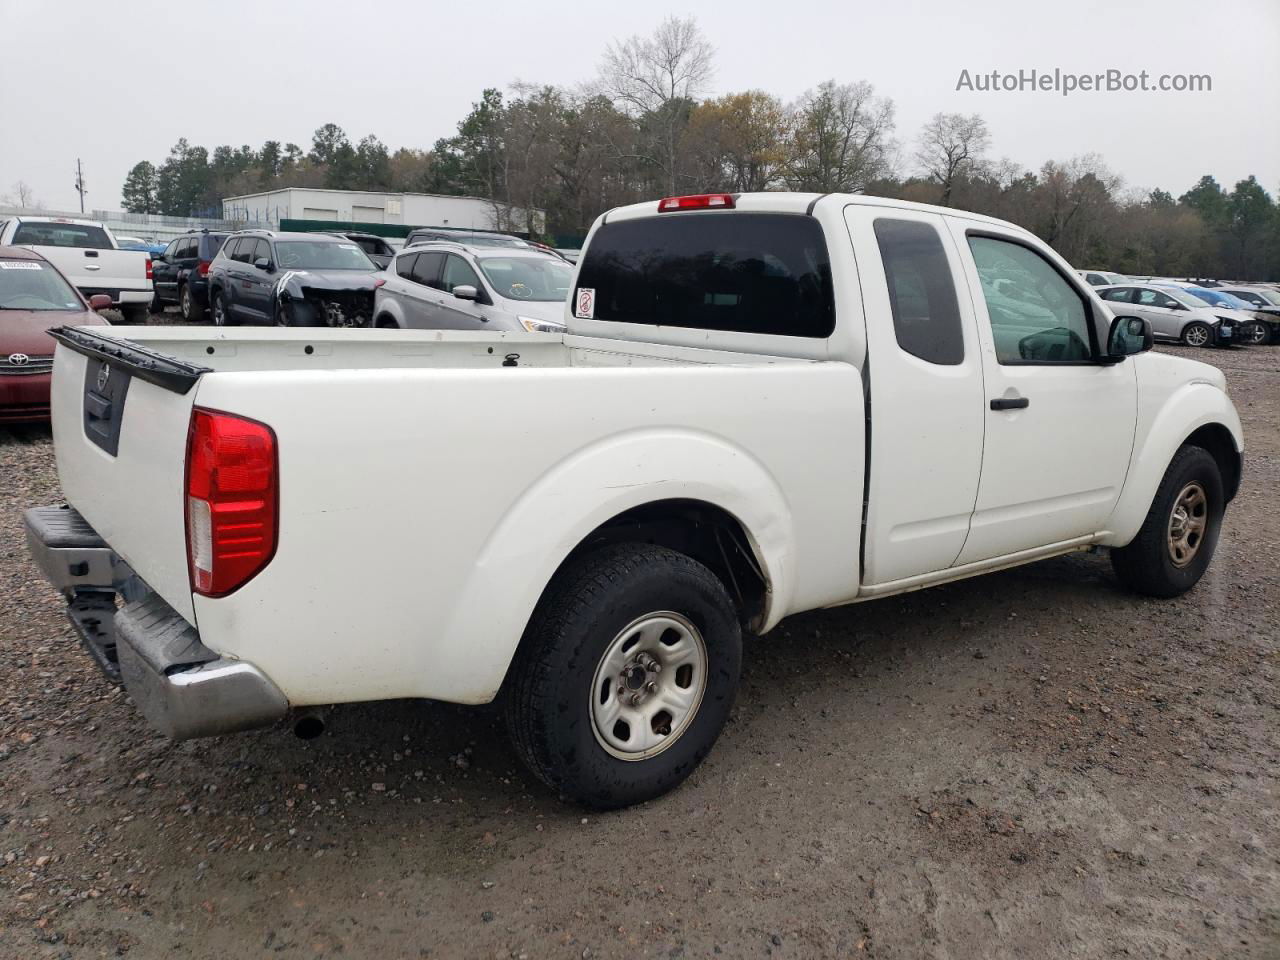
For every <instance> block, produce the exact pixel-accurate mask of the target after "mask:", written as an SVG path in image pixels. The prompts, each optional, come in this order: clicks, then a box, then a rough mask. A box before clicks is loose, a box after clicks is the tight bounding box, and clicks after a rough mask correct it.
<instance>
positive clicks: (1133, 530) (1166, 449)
mask: <svg viewBox="0 0 1280 960" xmlns="http://www.w3.org/2000/svg"><path fill="white" fill-rule="evenodd" d="M1138 433H1139V441H1140V442H1139V443H1137V444H1135V445H1134V450H1133V454H1132V458H1131V460H1130V464H1129V473H1128V476H1126V478H1125V483H1124V489H1123V491H1122V492H1121V494H1120V498H1119V500H1118V501H1117V503H1116V506H1115V509H1114V510H1113V511H1112V513H1111V517H1110V519H1109V520H1108V523H1107V527H1106V533H1105V535H1104V536H1103V537H1101V538H1100V540H1099V543H1100V544H1102V545H1103V546H1109V547H1122V546H1124V545H1125V544H1127V543H1129V542H1130V541H1131V540H1132V539H1133V538H1134V537H1135V536H1137V535H1138V531H1139V530H1140V529H1141V527H1142V523H1143V521H1144V520H1145V519H1146V516H1147V512H1148V511H1149V510H1150V509H1151V503H1152V501H1153V500H1154V499H1155V495H1156V490H1157V489H1158V488H1159V486H1160V481H1161V479H1163V477H1164V474H1165V471H1166V470H1167V469H1168V467H1169V463H1170V462H1171V461H1172V460H1173V456H1174V454H1175V453H1177V451H1178V450H1179V449H1180V448H1181V447H1183V446H1186V445H1190V446H1196V447H1201V448H1203V449H1204V450H1206V451H1207V452H1208V453H1209V454H1210V455H1211V456H1212V457H1213V458H1214V460H1215V461H1217V462H1218V467H1219V469H1220V470H1222V481H1223V492H1224V493H1225V495H1226V498H1227V500H1228V501H1229V500H1230V499H1231V498H1232V497H1234V496H1235V494H1236V492H1237V491H1238V490H1239V487H1240V480H1241V476H1242V473H1243V462H1244V434H1243V432H1242V431H1241V428H1240V416H1239V414H1237V413H1236V410H1235V407H1233V406H1232V405H1231V401H1230V400H1229V399H1228V398H1227V395H1226V394H1225V393H1224V392H1223V391H1222V390H1221V389H1219V388H1218V387H1217V386H1216V385H1213V384H1211V383H1208V382H1192V383H1189V384H1186V385H1185V386H1183V387H1181V388H1179V389H1178V390H1177V391H1176V392H1175V393H1173V394H1172V395H1171V396H1170V397H1169V398H1168V399H1167V400H1166V401H1165V403H1164V404H1163V406H1162V407H1161V409H1160V410H1159V412H1158V413H1157V414H1156V415H1155V416H1154V418H1153V419H1152V421H1151V424H1150V426H1149V427H1147V428H1145V429H1144V428H1143V427H1142V426H1141V425H1140V426H1139V428H1138Z"/></svg>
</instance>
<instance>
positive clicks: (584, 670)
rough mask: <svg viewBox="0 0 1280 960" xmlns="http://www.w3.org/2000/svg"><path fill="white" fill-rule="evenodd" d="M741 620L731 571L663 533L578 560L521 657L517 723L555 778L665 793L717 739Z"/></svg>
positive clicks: (511, 725) (578, 786)
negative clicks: (721, 574) (657, 541)
mask: <svg viewBox="0 0 1280 960" xmlns="http://www.w3.org/2000/svg"><path fill="white" fill-rule="evenodd" d="M741 663H742V632H741V629H740V627H739V626H738V620H737V616H736V612H735V610H734V606H733V602H732V601H731V600H730V598H729V595H728V593H727V592H726V591H725V588H724V585H723V584H722V583H721V582H720V580H719V579H718V578H717V577H716V576H715V574H713V573H712V572H711V571H710V570H708V569H707V568H706V567H704V566H703V565H702V564H700V563H698V562H697V561H696V560H693V559H691V558H690V557H687V556H685V555H684V554H681V553H676V552H675V551H674V550H668V549H666V548H665V547H659V546H654V545H652V544H641V543H627V544H619V545H615V546H610V547H605V548H602V549H600V550H596V551H592V552H591V553H589V554H587V555H585V556H583V557H581V558H579V559H578V560H577V561H576V562H573V563H571V564H570V565H569V566H568V567H566V568H565V569H564V570H563V571H561V573H560V574H558V575H557V577H556V579H555V580H554V581H553V582H552V584H551V586H550V587H549V588H548V589H547V592H546V594H545V595H544V596H543V598H542V600H541V601H540V602H539V604H538V608H537V610H536V611H535V612H534V616H533V618H532V620H531V621H530V623H529V627H528V629H527V630H526V631H525V636H524V638H523V640H522V641H521V645H520V649H519V651H518V652H517V654H516V657H515V659H514V660H513V662H512V664H511V669H510V673H509V675H508V681H507V687H506V690H505V699H506V715H507V727H508V729H509V731H510V733H511V738H512V740H513V742H514V743H515V746H516V750H517V752H518V753H519V754H520V755H521V757H522V759H523V760H524V761H525V763H526V764H528V766H529V768H530V769H531V770H532V771H533V773H534V774H535V775H536V776H537V777H538V778H539V779H540V780H542V781H543V782H544V783H546V784H547V785H548V786H549V787H551V788H552V789H554V790H557V791H559V792H560V793H563V794H564V795H566V796H568V797H569V798H571V799H573V800H576V801H578V802H579V803H583V804H585V805H587V806H591V807H596V808H598V809H611V808H616V807H625V806H628V805H630V804H633V803H640V802H642V801H644V800H649V799H651V798H653V797H657V796H660V795H661V794H663V793H666V792H667V791H668V790H671V789H673V788H674V787H676V786H677V785H678V784H680V782H681V781H683V780H684V779H685V778H686V777H687V776H689V774H690V773H692V772H693V770H694V768H695V767H697V766H698V764H699V763H700V762H701V761H702V759H703V758H704V757H705V756H706V755H707V754H708V753H709V752H710V750H711V747H712V745H713V744H714V743H715V742H716V738H717V737H719V735H720V731H721V729H722V728H723V727H724V724H725V721H726V719H727V718H728V716H729V709H730V707H731V706H732V705H733V696H734V692H735V690H736V688H737V685H738V673H739V670H740V668H741Z"/></svg>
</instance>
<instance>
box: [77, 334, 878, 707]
mask: <svg viewBox="0 0 1280 960" xmlns="http://www.w3.org/2000/svg"><path fill="white" fill-rule="evenodd" d="M73 340H75V341H78V343H77V345H74V346H69V344H70V343H71V342H72V341H73ZM86 344H87V345H86ZM131 355H132V356H131ZM104 365H105V366H113V367H115V368H116V369H115V370H113V371H112V372H111V374H110V376H109V377H108V383H110V382H112V378H116V377H118V376H120V375H121V374H120V372H119V371H120V368H121V367H123V368H125V370H127V371H131V373H132V376H131V379H129V381H128V387H127V395H126V396H122V397H117V398H115V401H118V402H119V403H120V406H119V408H113V409H114V415H115V416H117V417H118V419H119V424H118V436H117V437H116V441H117V449H116V450H115V452H114V453H113V452H110V451H109V450H107V449H105V448H104V447H103V445H102V443H101V442H100V441H101V437H99V438H98V440H97V441H95V440H94V439H92V438H91V437H90V435H89V431H88V430H87V427H88V426H90V421H89V420H88V419H87V418H88V413H87V412H86V402H87V397H88V394H90V393H94V392H96V386H95V384H96V383H97V381H98V378H99V377H100V376H101V373H102V368H103V366H104ZM111 389H112V388H111V387H110V386H108V387H107V391H108V392H109V391H110V390H111ZM115 401H113V402H115ZM94 402H95V403H99V404H100V402H101V401H100V400H98V401H94ZM197 405H198V406H200V407H202V408H206V409H212V410H217V411H224V412H227V413H231V414H235V415H237V416H241V417H246V418H249V419H252V420H256V421H258V422H261V423H263V424H267V425H269V426H270V427H271V429H272V430H273V431H274V433H275V435H276V437H277V449H278V457H279V488H280V494H279V515H278V524H279V531H278V546H277V549H276V553H275V556H274V558H273V559H272V560H271V562H270V563H269V564H268V565H267V567H266V568H265V569H264V570H262V572H261V573H260V574H258V575H257V576H256V577H255V578H254V579H252V580H251V581H249V582H248V583H247V584H245V585H244V586H243V587H241V588H240V589H238V590H237V591H236V592H234V593H233V594H231V595H229V596H225V597H220V598H210V597H206V596H202V595H193V593H192V591H191V588H190V583H189V579H188V573H187V561H186V546H185V519H184V509H185V493H184V461H185V456H186V443H187V427H188V423H189V420H190V417H191V410H192V408H193V407H194V406H197ZM862 410H863V399H862V384H861V379H860V376H859V373H858V371H857V370H856V369H855V368H854V367H852V366H851V365H849V364H845V363H835V362H825V361H808V360H796V359H791V358H780V357H764V356H755V355H748V354H735V353H729V352H725V351H719V350H709V349H700V348H694V347H687V346H679V347H676V346H662V345H655V344H641V343H635V342H622V341H614V340H602V339H599V338H590V337H572V336H571V337H555V336H548V335H543V334H506V333H493V334H478V333H471V332H459V331H404V332H387V331H381V330H379V331H368V330H364V331H361V330H331V329H327V328H326V329H317V330H311V329H275V328H270V329H267V328H259V329H250V328H246V329H231V330H219V329H216V328H174V327H149V328H134V329H130V330H113V331H110V332H109V334H108V335H106V336H101V335H99V336H94V335H93V333H91V332H89V331H86V330H84V329H83V328H82V329H80V330H77V331H74V332H72V333H70V334H65V335H64V339H63V340H62V341H61V342H60V343H59V346H58V351H57V354H56V358H55V365H54V386H53V423H54V440H55V449H56V452H57V459H58V470H59V477H60V479H61V482H62V488H63V491H64V494H65V496H66V497H67V499H68V501H69V502H70V503H71V505H72V506H74V507H75V508H76V509H78V510H79V511H80V513H81V514H82V515H83V516H84V517H85V519H86V520H87V521H88V522H89V523H90V524H91V525H92V526H93V528H94V529H95V530H97V532H98V533H99V534H100V535H101V536H102V538H103V539H104V540H105V541H106V542H107V543H108V544H110V545H111V547H112V548H113V549H114V550H115V551H116V552H117V553H118V554H119V555H120V556H121V557H122V558H123V559H124V560H125V561H126V562H127V563H128V564H129V565H130V566H131V567H132V568H133V569H134V570H135V571H136V572H137V573H138V575H139V576H140V577H141V578H142V580H143V581H145V582H146V584H147V585H148V586H150V587H151V589H153V590H154V591H155V592H156V593H158V594H159V595H160V596H161V597H163V599H164V600H165V601H166V602H167V603H168V604H169V605H170V606H171V607H173V609H174V610H176V611H177V612H178V613H179V614H181V616H182V617H184V618H185V619H186V620H187V621H188V622H189V623H192V624H193V625H195V626H197V627H198V629H199V635H200V639H201V642H202V643H204V644H205V645H207V646H208V647H209V648H210V649H212V650H214V651H215V652H216V653H218V654H219V655H222V656H224V657H231V658H238V659H243V660H247V661H250V662H251V663H254V664H256V665H257V666H258V667H260V668H262V669H263V670H264V671H265V672H266V673H267V675H269V676H279V677H281V678H287V680H284V679H282V684H283V690H284V693H285V695H286V696H287V697H288V699H289V702H290V703H292V704H295V705H297V704H307V703H332V702H337V701H350V700H370V699H382V698H387V697H432V698H439V699H447V700H453V701H458V702H484V701H486V700H489V699H491V698H492V697H493V696H494V695H495V694H496V692H497V688H498V685H499V684H500V683H501V680H502V676H503V673H504V671H505V669H506V664H507V662H508V661H509V659H510V655H511V650H512V643H513V642H514V640H515V639H518V637H519V635H520V634H521V632H522V631H523V629H524V625H525V618H527V616H528V613H529V611H530V610H532V609H533V607H534V606H535V604H536V601H537V598H538V595H539V593H540V592H541V590H542V588H543V586H544V585H545V584H546V583H547V582H549V580H550V579H551V576H552V575H553V573H554V571H555V569H556V568H557V566H558V565H559V564H560V563H561V562H562V561H563V559H564V558H565V557H566V556H567V555H568V553H569V552H570V551H571V550H572V549H573V548H574V547H575V546H576V545H577V544H578V543H580V542H582V540H583V538H585V537H587V536H588V535H589V534H591V532H592V531H593V530H594V529H596V528H597V527H599V526H600V525H601V524H603V523H605V522H607V521H610V520H611V519H612V518H615V517H617V516H619V515H621V514H623V513H625V512H626V511H627V510H630V509H633V508H635V507H637V506H640V505H644V504H649V503H653V502H656V501H665V500H680V501H683V500H693V501H699V502H704V503H710V504H711V505H713V506H715V507H717V508H719V509H722V510H724V511H726V512H728V513H729V514H731V515H733V516H737V517H740V518H742V520H743V522H744V525H746V526H747V527H748V529H751V530H752V531H755V535H756V536H757V537H759V538H761V539H762V540H767V541H768V543H767V546H768V548H769V550H768V552H769V553H770V555H777V556H782V557H783V558H784V559H783V561H782V562H781V563H779V565H778V567H777V569H774V570H770V571H768V578H769V609H768V613H767V620H766V622H765V623H763V624H762V626H765V627H768V626H772V624H773V623H776V622H777V620H778V619H780V618H781V617H782V616H784V615H785V614H786V613H787V612H790V611H791V610H798V609H809V608H813V607H818V606H823V605H826V604H830V603H835V602H840V601H843V600H846V599H848V598H849V597H850V596H852V595H853V594H854V593H855V592H856V590H857V584H858V543H859V527H860V523H861V510H862V484H863V456H862V452H863V449H864V444H863V436H862V433H863V422H864V421H863V413H862ZM95 429H96V428H95ZM833 490H834V491H840V492H842V493H838V494H837V495H835V496H833V494H832V491H833ZM784 491H785V492H784ZM748 521H749V522H748ZM761 552H764V551H763V550H762V551H761ZM495 597H500V598H501V602H498V603H495V602H494V598H495ZM321 650H322V651H323V658H322V661H321V660H320V659H315V658H316V652H317V651H321Z"/></svg>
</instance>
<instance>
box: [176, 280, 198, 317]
mask: <svg viewBox="0 0 1280 960" xmlns="http://www.w3.org/2000/svg"><path fill="white" fill-rule="evenodd" d="M178 309H179V310H180V311H182V319H183V320H185V321H187V323H199V322H200V321H201V320H203V319H204V307H202V306H200V304H198V303H196V298H195V297H193V296H191V287H190V286H189V285H188V284H185V283H184V284H183V285H182V286H181V287H180V288H179V289H178Z"/></svg>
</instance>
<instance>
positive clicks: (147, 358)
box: [52, 327, 203, 623]
mask: <svg viewBox="0 0 1280 960" xmlns="http://www.w3.org/2000/svg"><path fill="white" fill-rule="evenodd" d="M91 329H92V328H85V329H75V328H65V327H64V328H60V329H58V330H55V331H53V335H54V337H55V339H57V340H58V347H57V351H56V352H55V354H54V363H53V389H52V401H53V415H52V420H53V440H54V453H55V455H56V457H57V463H58V479H59V481H60V483H61V484H62V492H63V495H64V497H65V498H66V500H67V502H68V503H70V504H71V505H72V506H73V507H75V508H76V509H77V510H78V511H80V514H81V515H82V516H83V517H84V518H85V519H86V520H87V521H88V522H89V523H90V525H92V526H93V528H94V529H95V530H96V531H97V532H98V534H99V535H100V536H101V537H102V538H103V540H105V541H106V543H107V544H108V545H109V546H110V547H111V548H112V549H113V550H114V551H115V552H116V553H117V554H119V555H120V556H121V557H122V558H123V559H124V560H125V562H126V563H128V564H129V566H130V567H132V568H133V570H134V572H135V573H137V574H138V576H140V577H141V578H142V579H143V580H144V581H146V583H147V585H148V586H150V587H151V589H152V590H154V591H155V592H156V593H158V594H159V595H160V596H161V597H162V598H164V600H165V601H166V602H167V603H168V604H169V605H170V606H171V607H173V609H174V610H176V611H178V612H179V613H180V614H181V615H182V616H183V617H184V618H186V619H187V621H188V622H191V623H194V622H195V613H194V609H193V607H192V602H191V587H190V582H189V579H188V574H187V551H186V519H185V513H184V508H185V497H184V469H185V467H184V463H185V459H186V444H187V429H188V426H189V423H190V419H191V407H192V405H193V403H194V400H195V390H194V389H192V388H193V387H194V385H195V382H196V380H197V379H198V377H199V376H200V373H201V372H203V370H202V368H200V367H195V366H193V365H190V364H186V363H183V362H181V361H175V360H171V359H170V358H167V357H164V356H162V355H159V354H155V353H153V352H151V351H148V350H145V349H144V348H141V347H138V346H136V345H133V344H130V343H128V342H127V341H122V340H115V339H113V338H111V337H109V336H104V335H102V334H100V333H92V332H90V330H91Z"/></svg>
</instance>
